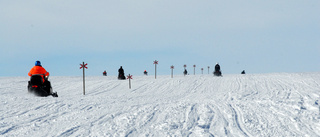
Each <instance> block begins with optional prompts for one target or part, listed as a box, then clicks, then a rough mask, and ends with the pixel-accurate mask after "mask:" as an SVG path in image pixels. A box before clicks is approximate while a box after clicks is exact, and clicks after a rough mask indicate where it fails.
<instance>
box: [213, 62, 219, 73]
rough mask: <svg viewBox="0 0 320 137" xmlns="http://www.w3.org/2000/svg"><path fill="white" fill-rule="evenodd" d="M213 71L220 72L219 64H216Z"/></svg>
mask: <svg viewBox="0 0 320 137" xmlns="http://www.w3.org/2000/svg"><path fill="white" fill-rule="evenodd" d="M214 71H216V72H218V71H220V65H219V63H217V64H216V66H215V67H214Z"/></svg>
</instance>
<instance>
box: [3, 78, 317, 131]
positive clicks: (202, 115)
mask: <svg viewBox="0 0 320 137" xmlns="http://www.w3.org/2000/svg"><path fill="white" fill-rule="evenodd" d="M28 80H29V77H2V78H0V102H1V104H0V105H1V109H0V136H195V137H198V136H305V135H309V136H320V106H319V103H320V101H319V96H320V73H301V74H300V73H299V74H298V73H296V74H288V73H281V74H252V75H224V77H213V76H212V75H196V76H193V75H189V76H185V77H184V76H174V78H171V76H158V77H157V79H154V77H153V76H133V80H132V88H131V89H129V87H128V81H127V80H126V81H119V80H117V78H116V77H112V76H108V77H102V76H101V77H99V76H96V77H87V78H86V95H83V93H82V77H54V76H52V77H51V80H50V81H51V83H52V87H53V90H54V91H57V92H58V94H59V97H58V98H53V97H35V96H33V95H31V94H28V92H27V81H28Z"/></svg>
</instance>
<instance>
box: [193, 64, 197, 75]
mask: <svg viewBox="0 0 320 137" xmlns="http://www.w3.org/2000/svg"><path fill="white" fill-rule="evenodd" d="M193 75H196V65H193Z"/></svg>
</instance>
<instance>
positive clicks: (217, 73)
mask: <svg viewBox="0 0 320 137" xmlns="http://www.w3.org/2000/svg"><path fill="white" fill-rule="evenodd" d="M118 72H119V74H118V79H125V75H124V70H123V68H122V66H120V69H119V70H118ZM143 74H144V75H148V72H147V71H146V70H144V72H143ZM183 74H184V75H188V71H187V69H184V71H183ZM213 74H214V75H215V76H222V73H221V68H220V65H219V63H217V64H216V65H215V67H214V72H213ZM241 74H246V72H245V70H243V71H242V72H241ZM103 76H107V72H106V71H104V72H103Z"/></svg>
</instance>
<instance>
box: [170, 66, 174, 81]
mask: <svg viewBox="0 0 320 137" xmlns="http://www.w3.org/2000/svg"><path fill="white" fill-rule="evenodd" d="M170 68H171V78H173V69H174V66H173V65H172V66H171V67H170Z"/></svg>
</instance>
